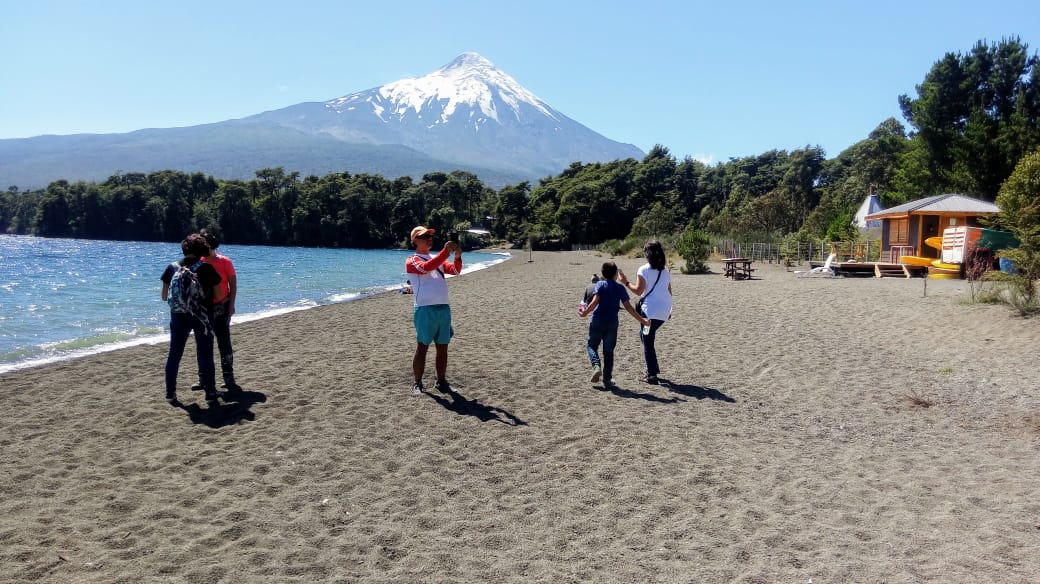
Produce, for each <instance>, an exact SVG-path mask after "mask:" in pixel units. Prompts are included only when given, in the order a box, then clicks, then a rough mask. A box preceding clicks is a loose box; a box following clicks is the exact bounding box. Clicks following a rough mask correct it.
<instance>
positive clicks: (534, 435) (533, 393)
mask: <svg viewBox="0 0 1040 584" xmlns="http://www.w3.org/2000/svg"><path fill="white" fill-rule="evenodd" d="M604 259H607V258H605V257H603V256H600V255H598V254H596V253H594V252H567V253H541V252H536V253H534V254H533V261H528V255H527V254H526V253H523V254H518V255H517V256H516V257H515V258H514V259H512V260H510V261H508V262H506V263H504V264H502V265H499V266H496V267H493V268H491V269H488V270H483V271H480V272H476V273H473V274H468V275H465V276H462V277H460V278H456V279H453V280H452V281H451V282H450V289H451V295H452V303H453V312H454V314H455V328H456V331H457V336H456V338H455V340H454V342H453V343H452V344H451V347H450V365H449V379H450V380H451V381H452V383H453V385H454V388H455V393H454V394H451V395H443V394H439V393H436V392H432V393H430V394H426V395H420V396H413V395H412V393H411V375H410V362H411V356H412V352H413V349H414V333H413V330H412V324H411V297H410V296H405V295H399V294H384V295H380V296H376V297H371V298H367V299H364V300H361V301H358V302H351V303H347V304H340V305H335V306H327V307H322V308H318V309H314V310H309V311H305V312H298V313H293V314H290V315H285V316H281V317H277V318H271V319H267V320H263V321H255V322H250V323H245V324H242V325H238V326H235V327H234V328H233V329H232V331H233V337H234V341H235V348H236V360H237V363H236V364H237V369H238V372H239V381H240V382H241V383H242V385H243V386H244V387H245V388H246V389H247V390H248V391H249V393H248V394H247V396H246V399H243V400H242V401H240V402H238V403H228V404H226V405H222V406H220V407H219V408H215V409H212V410H211V409H208V408H207V407H206V405H205V402H204V401H202V396H201V395H200V394H198V393H193V392H190V391H188V390H187V389H186V388H187V386H188V385H189V384H190V382H191V380H192V373H191V371H190V369H191V364H192V363H193V360H194V359H193V355H194V348H193V344H192V343H189V348H188V351H187V353H186V355H185V357H186V358H185V360H184V365H183V367H182V370H181V382H182V387H184V389H182V390H181V391H180V397H181V400H182V401H183V406H182V407H180V408H176V407H171V406H170V405H168V404H167V403H166V402H165V401H163V383H162V368H163V363H164V360H165V353H166V348H165V346H162V345H157V346H150V347H139V348H134V349H127V350H123V351H118V352H114V353H108V354H103V355H97V356H94V357H89V358H84V359H79V360H76V361H72V362H68V363H62V364H56V365H49V366H46V367H42V368H37V369H30V370H23V371H17V372H12V373H7V374H3V375H0V407H2V408H3V412H4V413H3V415H2V417H0V468H2V472H0V581H3V582H99V583H101V582H103V583H111V582H135V583H136V582H552V583H559V582H576V583H577V582H583V583H584V582H632V583H640V582H756V583H759V582H760V583H766V582H797V583H807V582H813V583H815V584H820V583H827V582H973V583H977V582H994V583H996V582H1000V583H1008V582H1023V583H1024V582H1037V581H1040V397H1038V393H1037V392H1038V389H1037V388H1040V372H1038V368H1037V358H1036V355H1037V347H1038V346H1040V319H1034V320H1022V319H1020V318H1018V317H1017V316H1015V315H1014V314H1013V313H1012V312H1010V311H1009V310H1008V309H1007V308H1005V307H1002V306H996V305H983V304H971V303H970V302H968V301H967V300H968V299H969V297H970V296H969V289H968V284H967V283H965V282H959V281H936V280H932V281H929V282H928V283H927V288H925V285H924V284H925V283H924V280H920V279H918V280H901V279H882V280H875V279H843V278H838V279H825V278H816V279H806V278H798V277H796V276H795V275H794V274H792V273H791V272H789V271H787V270H785V269H784V268H782V267H778V266H769V265H761V264H759V265H757V267H758V271H756V272H755V274H756V276H757V279H755V280H751V281H738V282H734V281H730V280H729V279H726V278H723V277H722V276H721V275H719V274H718V273H716V274H711V275H701V276H686V275H682V274H680V273H678V272H677V271H676V272H675V274H674V276H673V289H674V292H675V305H676V306H675V312H674V318H673V319H672V321H671V322H669V323H668V324H666V325H665V326H664V327H663V328H662V329H661V331H660V332H659V335H658V349H659V353H660V357H661V363H662V374H661V376H662V378H664V379H667V380H668V384H667V385H660V386H656V385H646V384H644V383H642V382H641V381H640V377H641V375H642V373H643V362H642V353H641V350H640V347H639V338H638V325H637V324H636V323H635V322H634V321H632V320H631V319H630V318H628V317H627V316H625V315H622V330H621V336H620V341H619V345H618V352H617V360H618V363H617V370H616V372H615V381H616V382H617V384H618V387H616V388H614V389H607V388H604V387H603V386H602V385H599V386H594V385H593V384H591V383H590V382H589V381H588V379H589V373H590V371H589V365H588V362H587V359H586V357H585V353H584V341H585V334H586V331H587V323H588V321H586V320H583V319H581V318H579V317H578V316H577V313H576V304H577V302H578V300H579V299H580V297H581V293H582V290H583V289H584V287H585V284H586V283H587V281H588V279H589V278H590V277H591V275H592V273H593V272H596V271H598V269H599V266H600V264H601V263H602V261H603V260H604ZM618 262H619V264H620V265H621V267H622V268H623V269H625V270H626V271H628V273H630V274H634V273H635V270H636V268H637V267H638V265H639V264H641V263H642V262H641V261H640V260H637V259H619V260H618ZM713 267H714V269H715V271H716V272H719V271H721V266H720V265H713ZM925 292H927V295H925ZM242 293H244V294H248V293H249V292H248V290H244V291H242ZM432 355H433V353H432V350H431V355H430V356H431V359H430V363H429V368H428V373H427V378H426V381H427V385H428V386H431V385H432V381H433V375H432V365H433V362H432ZM911 398H916V399H917V403H918V404H923V403H929V404H930V405H928V406H926V405H916V404H915V402H914V400H913V399H911Z"/></svg>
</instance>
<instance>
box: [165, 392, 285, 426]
mask: <svg viewBox="0 0 1040 584" xmlns="http://www.w3.org/2000/svg"><path fill="white" fill-rule="evenodd" d="M221 396H222V397H221V399H220V402H219V403H218V404H217V405H212V406H207V407H205V408H203V407H201V406H199V404H198V403H191V404H188V405H184V404H182V403H181V402H180V401H175V402H174V403H173V404H172V405H173V406H174V407H178V408H180V409H182V410H184V411H185V412H186V413H187V414H188V418H189V419H190V420H191V423H192V424H205V425H206V426H209V427H210V428H223V427H224V426H233V425H235V424H238V423H239V422H242V421H247V422H252V421H253V420H255V419H256V414H254V413H253V412H252V411H250V408H252V407H253V404H257V403H264V402H266V401H267V396H266V395H264V394H263V393H262V392H259V391H241V392H239V393H236V394H231V395H228V394H227V393H226V392H221Z"/></svg>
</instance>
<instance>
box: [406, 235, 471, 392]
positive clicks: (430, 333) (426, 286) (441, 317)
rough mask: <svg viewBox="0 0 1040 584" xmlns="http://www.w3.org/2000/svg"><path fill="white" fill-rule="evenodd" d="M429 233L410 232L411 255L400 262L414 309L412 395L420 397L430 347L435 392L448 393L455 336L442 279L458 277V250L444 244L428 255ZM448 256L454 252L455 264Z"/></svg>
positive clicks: (459, 249)
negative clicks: (450, 347)
mask: <svg viewBox="0 0 1040 584" xmlns="http://www.w3.org/2000/svg"><path fill="white" fill-rule="evenodd" d="M434 233H435V232H434V230H433V229H429V228H427V227H423V226H422V225H420V226H418V227H416V228H415V229H412V236H411V237H412V243H413V244H415V254H414V255H411V256H409V257H408V259H407V260H405V262H404V267H405V272H407V274H408V282H409V283H410V284H411V286H412V297H413V298H415V308H414V310H413V314H412V322H413V323H414V324H415V341H416V343H415V356H414V357H413V358H412V373H413V374H414V375H415V383H414V384H413V385H412V392H413V393H417V394H418V393H422V392H423V391H424V390H425V388H424V387H423V382H422V378H423V373H424V372H425V371H426V352H427V351H428V350H429V348H430V343H433V344H435V345H436V346H437V357H436V361H435V365H434V367H435V369H436V371H437V384H436V386H435V387H436V388H437V391H440V392H442V393H450V392H451V386H450V385H448V380H447V379H446V378H445V375H446V374H447V370H448V343H449V342H451V337H452V336H454V335H455V331H454V329H452V327H451V307H450V306H449V305H448V283H447V282H446V281H445V279H444V277H445V275H446V274H447V275H452V276H457V275H459V274H460V273H462V248H461V247H459V244H458V242H455V241H448V242H446V243H445V244H444V249H442V250H441V251H440V252H439V253H438V254H437V255H435V256H431V255H430V248H431V247H433V234H434ZM451 252H455V260H454V261H452V262H449V261H448V256H449V255H450V254H451Z"/></svg>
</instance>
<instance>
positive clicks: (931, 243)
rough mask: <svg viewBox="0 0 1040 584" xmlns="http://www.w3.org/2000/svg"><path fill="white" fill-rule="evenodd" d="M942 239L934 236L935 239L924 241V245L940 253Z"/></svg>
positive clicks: (939, 236) (930, 238)
mask: <svg viewBox="0 0 1040 584" xmlns="http://www.w3.org/2000/svg"><path fill="white" fill-rule="evenodd" d="M942 239H943V238H942V236H941V235H936V236H935V237H929V238H928V239H926V240H924V244H925V245H927V246H928V247H930V248H933V249H937V250H939V251H942Z"/></svg>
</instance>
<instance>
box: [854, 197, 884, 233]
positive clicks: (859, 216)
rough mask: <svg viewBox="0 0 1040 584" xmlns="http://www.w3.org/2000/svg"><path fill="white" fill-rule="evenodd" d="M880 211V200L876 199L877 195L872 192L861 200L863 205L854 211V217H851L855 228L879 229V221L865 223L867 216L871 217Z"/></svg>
mask: <svg viewBox="0 0 1040 584" xmlns="http://www.w3.org/2000/svg"><path fill="white" fill-rule="evenodd" d="M882 210H883V209H882V208H881V198H880V197H878V195H877V194H876V193H874V192H873V191H872V192H871V193H870V194H869V195H867V198H866V199H863V204H862V205H860V206H859V210H857V211H856V216H855V217H853V222H854V223H855V224H856V227H859V228H860V229H871V228H874V227H881V220H880V219H875V220H873V221H867V215H873V214H874V213H877V212H879V211H882Z"/></svg>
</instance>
